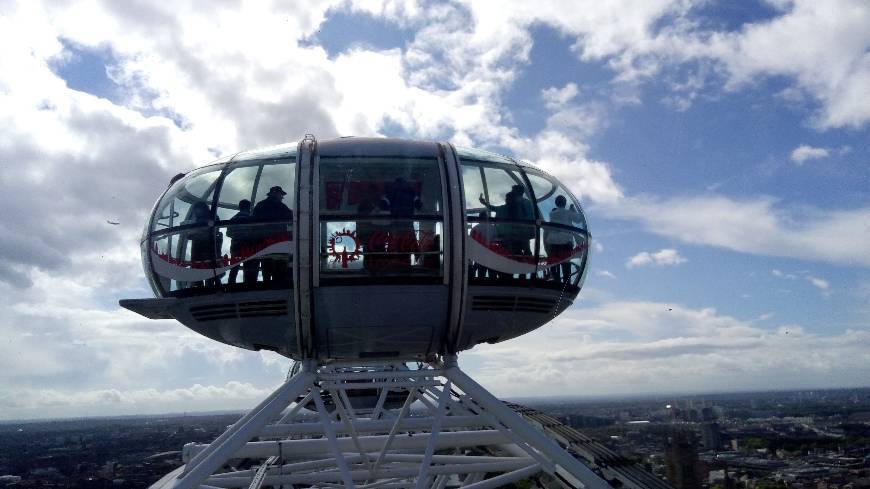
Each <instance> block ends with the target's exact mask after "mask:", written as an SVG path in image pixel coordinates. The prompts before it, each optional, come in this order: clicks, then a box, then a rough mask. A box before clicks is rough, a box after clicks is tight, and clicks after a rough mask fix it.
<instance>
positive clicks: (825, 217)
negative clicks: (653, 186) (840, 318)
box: [597, 196, 870, 266]
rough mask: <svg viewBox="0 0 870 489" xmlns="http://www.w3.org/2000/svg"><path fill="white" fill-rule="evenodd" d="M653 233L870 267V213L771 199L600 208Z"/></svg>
mask: <svg viewBox="0 0 870 489" xmlns="http://www.w3.org/2000/svg"><path fill="white" fill-rule="evenodd" d="M597 209H599V210H600V211H601V212H603V213H604V214H606V215H607V216H609V217H613V218H628V219H633V220H637V221H639V222H640V223H642V224H643V225H644V227H645V229H646V230H647V231H649V232H651V233H654V234H658V235H662V236H666V237H668V238H673V239H679V240H681V241H683V242H685V243H691V244H702V245H708V246H717V247H721V248H725V249H730V250H735V251H739V252H743V253H753V254H759V255H768V256H783V257H791V258H801V259H806V260H818V261H826V262H830V263H837V264H846V265H861V266H870V254H868V253H867V243H868V242H870V208H858V209H851V210H820V209H813V208H809V207H803V208H800V209H789V208H783V207H782V206H778V205H777V202H776V201H775V200H774V199H771V198H754V199H745V200H736V199H731V198H728V197H724V196H699V197H675V198H670V199H660V198H650V197H631V198H626V199H623V200H622V201H621V202H620V203H619V204H618V205H615V206H601V207H597Z"/></svg>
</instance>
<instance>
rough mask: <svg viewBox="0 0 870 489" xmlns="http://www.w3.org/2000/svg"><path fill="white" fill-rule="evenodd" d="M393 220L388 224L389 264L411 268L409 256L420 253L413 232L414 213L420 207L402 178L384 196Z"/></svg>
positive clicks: (397, 179) (418, 201) (410, 188)
mask: <svg viewBox="0 0 870 489" xmlns="http://www.w3.org/2000/svg"><path fill="white" fill-rule="evenodd" d="M385 197H386V199H387V202H388V204H389V208H390V215H391V216H392V218H393V220H392V222H391V223H390V238H389V244H388V248H389V252H390V264H391V265H393V266H395V267H397V268H399V269H407V268H410V266H411V254H412V253H416V252H418V251H420V246H419V243H418V242H417V235H416V233H415V232H414V221H413V220H412V219H411V218H412V216H413V215H414V211H416V210H419V209H420V208H421V207H422V203H421V202H420V199H419V198H418V196H417V191H416V190H415V189H414V187H412V186H411V184H410V183H408V181H407V180H405V179H404V178H402V177H398V178H396V179H395V180H394V181H393V183H392V184H391V185H390V186H389V187H388V188H387V193H386V195H385Z"/></svg>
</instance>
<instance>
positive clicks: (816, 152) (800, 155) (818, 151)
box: [791, 144, 829, 165]
mask: <svg viewBox="0 0 870 489" xmlns="http://www.w3.org/2000/svg"><path fill="white" fill-rule="evenodd" d="M828 154H829V153H828V150H827V149H825V148H814V147H812V146H807V145H806V144H802V145H800V146H798V147H797V148H795V149H794V151H792V152H791V160H792V161H794V162H795V163H797V164H798V165H803V164H804V163H805V162H806V161H807V160H815V159H819V158H827V156H828Z"/></svg>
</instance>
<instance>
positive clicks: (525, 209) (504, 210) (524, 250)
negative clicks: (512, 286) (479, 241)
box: [479, 185, 535, 278]
mask: <svg viewBox="0 0 870 489" xmlns="http://www.w3.org/2000/svg"><path fill="white" fill-rule="evenodd" d="M479 200H480V203H481V204H483V206H484V207H486V208H487V209H488V210H490V211H493V212H495V218H496V219H501V220H506V221H516V220H522V221H531V220H534V218H535V210H534V208H533V207H532V202H531V201H530V200H529V199H527V198H526V196H525V191H524V189H523V186H522V185H514V186H513V187H511V190H510V191H509V192H508V193H506V194H505V196H504V201H505V203H504V204H502V205H492V204H490V203H489V202H487V201H486V199H485V198H484V196H483V194H480V198H479ZM496 236H497V240H498V242H499V243H501V245H502V246H503V247H504V248H505V249H506V250H507V252H508V253H509V254H510V255H511V257H512V258H513V259H514V260H518V261H521V260H526V259H529V258H530V257H531V256H532V250H531V248H530V247H529V242H530V241H531V240H533V239H535V230H534V228H533V227H531V226H516V225H514V224H512V223H504V224H498V225H496ZM501 275H504V274H501ZM520 278H526V276H525V274H520Z"/></svg>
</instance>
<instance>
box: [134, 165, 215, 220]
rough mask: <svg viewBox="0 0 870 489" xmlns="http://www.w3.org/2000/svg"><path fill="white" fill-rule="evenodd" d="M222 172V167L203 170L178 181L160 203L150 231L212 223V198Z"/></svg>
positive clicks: (193, 172) (195, 171) (191, 173)
mask: <svg viewBox="0 0 870 489" xmlns="http://www.w3.org/2000/svg"><path fill="white" fill-rule="evenodd" d="M221 169H222V167H221V166H210V167H205V168H201V169H199V170H194V171H192V172H190V173H188V174H187V175H185V176H184V178H181V179H179V180H178V181H177V182H175V183H174V184H173V185H172V187H170V189H169V190H168V191H167V192H166V193H165V194H164V195H163V198H161V199H160V202H159V203H158V204H157V211H156V212H155V213H154V218H153V220H152V222H151V232H155V231H163V230H166V229H171V228H174V227H178V226H186V225H191V224H205V223H207V222H208V221H210V220H211V219H212V217H211V216H212V213H211V203H212V197H213V196H214V189H215V185H216V183H217V179H218V177H219V176H220V171H221Z"/></svg>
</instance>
